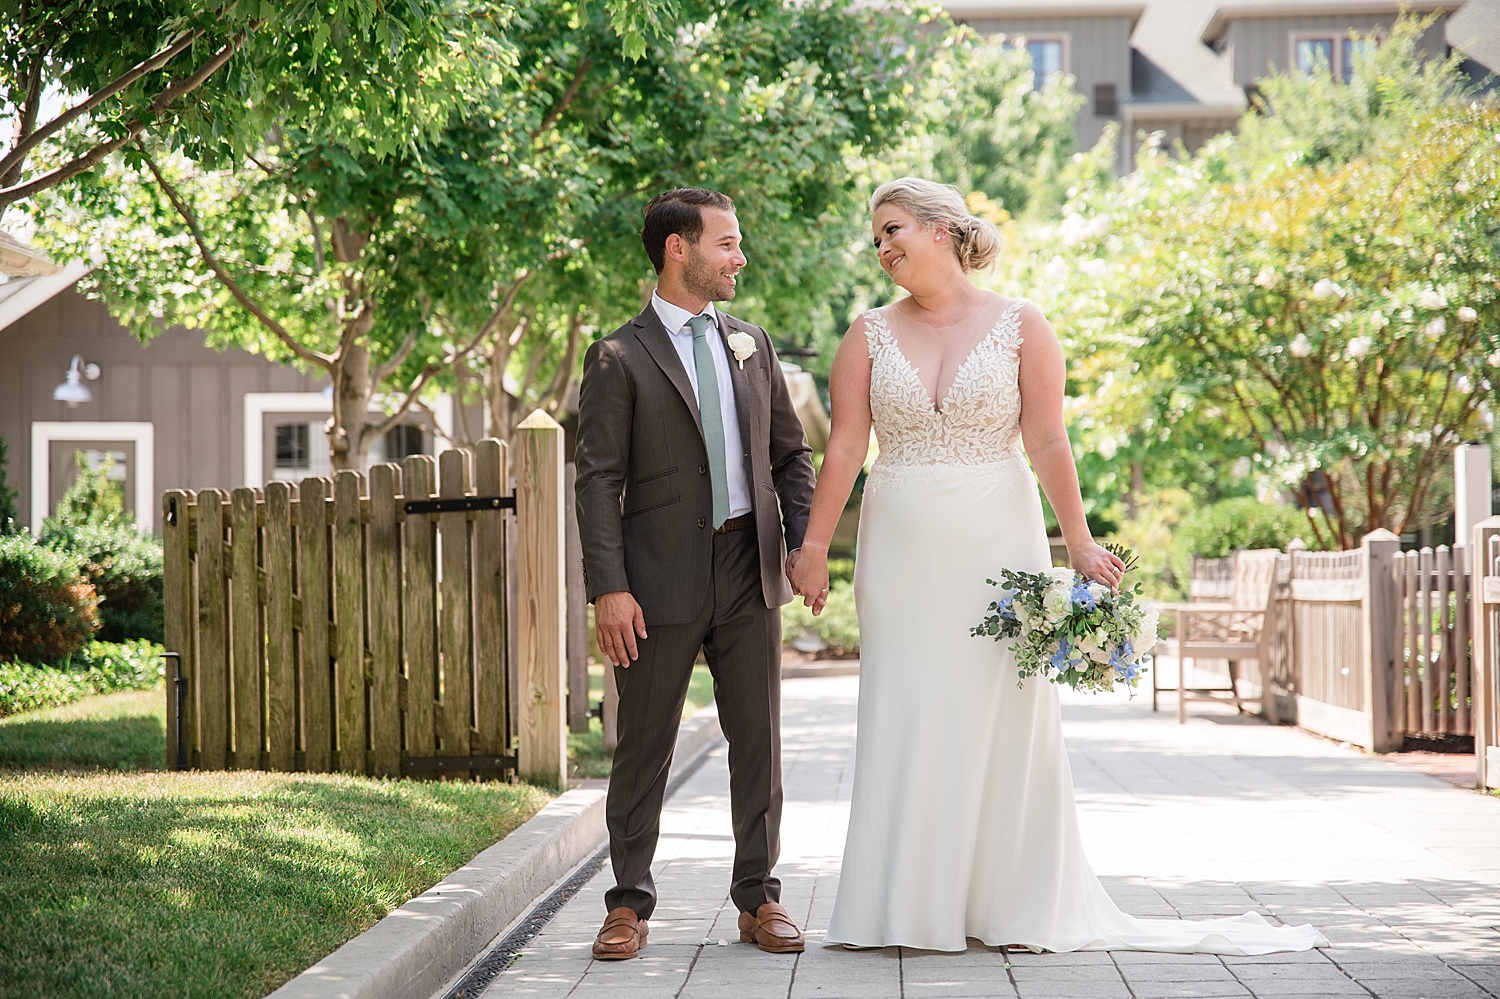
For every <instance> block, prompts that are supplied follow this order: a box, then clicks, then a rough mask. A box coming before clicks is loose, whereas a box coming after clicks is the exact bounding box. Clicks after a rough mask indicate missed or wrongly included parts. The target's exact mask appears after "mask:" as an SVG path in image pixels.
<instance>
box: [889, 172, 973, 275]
mask: <svg viewBox="0 0 1500 999" xmlns="http://www.w3.org/2000/svg"><path fill="white" fill-rule="evenodd" d="M881 205H895V206H897V207H898V208H903V209H905V210H906V211H908V212H911V213H912V214H913V215H915V216H916V217H917V221H919V222H921V223H922V225H924V226H928V227H931V226H934V225H937V224H938V223H939V222H945V223H947V225H948V232H949V234H950V235H951V236H952V237H953V252H954V253H956V254H958V265H959V266H960V267H962V268H963V269H964V270H965V271H978V270H983V269H984V268H986V267H989V266H990V265H991V264H993V263H994V262H995V258H996V257H997V256H999V255H1000V230H999V229H997V228H995V225H994V223H993V222H989V221H987V220H985V219H982V218H977V217H976V216H975V215H974V214H973V213H971V212H970V211H969V206H968V204H967V203H966V202H965V201H964V197H963V195H962V194H959V193H958V188H956V187H953V186H952V185H949V184H937V183H934V182H933V181H930V180H923V179H922V178H921V177H902V178H901V179H900V180H893V181H891V182H890V183H889V184H881V185H880V187H878V188H876V189H875V193H874V195H872V196H871V198H870V214H871V215H874V214H875V212H876V210H878V209H879V208H880V206H881Z"/></svg>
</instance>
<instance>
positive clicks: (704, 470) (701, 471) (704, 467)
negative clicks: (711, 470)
mask: <svg viewBox="0 0 1500 999" xmlns="http://www.w3.org/2000/svg"><path fill="white" fill-rule="evenodd" d="M698 474H699V475H707V474H708V466H707V465H699V466H698Z"/></svg>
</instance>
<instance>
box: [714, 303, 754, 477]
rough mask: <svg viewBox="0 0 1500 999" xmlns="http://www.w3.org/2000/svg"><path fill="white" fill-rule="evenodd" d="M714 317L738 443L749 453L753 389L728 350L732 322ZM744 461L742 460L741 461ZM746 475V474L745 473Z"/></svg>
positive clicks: (731, 352) (725, 318)
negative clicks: (731, 388) (731, 395)
mask: <svg viewBox="0 0 1500 999" xmlns="http://www.w3.org/2000/svg"><path fill="white" fill-rule="evenodd" d="M714 315H716V316H718V317H719V323H718V326H719V339H720V341H721V342H722V343H723V344H724V356H725V357H726V358H727V359H728V360H729V380H730V382H731V383H732V384H733V385H734V409H735V416H736V417H738V418H739V421H740V443H741V444H743V445H744V447H745V451H746V452H748V451H750V449H751V447H752V445H751V439H752V438H751V437H750V428H751V427H752V426H753V425H754V421H753V420H751V419H750V407H751V406H752V404H753V403H752V400H751V395H752V393H753V392H754V389H752V388H751V387H750V382H751V379H750V377H749V376H748V375H747V374H746V372H745V369H744V368H742V367H740V362H738V361H736V360H735V359H734V351H732V350H730V349H729V334H730V333H732V332H735V327H732V326H731V325H730V324H731V323H732V322H733V321H734V320H732V319H730V318H729V317H728V316H725V315H724V313H722V312H720V311H719V310H718V309H715V310H714ZM741 460H742V461H743V460H744V459H743V458H742V459H741ZM747 474H748V472H747Z"/></svg>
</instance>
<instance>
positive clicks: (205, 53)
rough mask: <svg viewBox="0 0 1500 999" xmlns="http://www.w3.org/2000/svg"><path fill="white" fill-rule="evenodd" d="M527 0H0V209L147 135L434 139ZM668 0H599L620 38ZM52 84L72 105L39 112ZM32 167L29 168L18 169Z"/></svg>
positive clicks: (651, 22)
mask: <svg viewBox="0 0 1500 999" xmlns="http://www.w3.org/2000/svg"><path fill="white" fill-rule="evenodd" d="M521 6H522V5H516V4H505V3H499V4H494V3H491V4H483V3H469V2H467V0H407V2H405V3H401V4H383V3H379V2H376V0H336V2H333V3H322V4H315V3H294V4H284V3H272V2H270V0H65V2H57V0H16V2H12V3H7V4H5V5H3V6H0V37H3V39H4V41H5V45H4V46H3V48H0V113H3V114H4V116H5V117H7V118H8V119H9V120H11V121H12V122H13V123H14V130H13V134H12V136H11V141H10V145H9V147H8V148H7V149H6V150H5V152H4V154H3V155H0V208H3V207H4V206H5V205H9V204H11V203H13V202H16V201H18V200H21V199H23V198H26V197H29V196H31V195H33V194H36V193H38V192H40V191H43V190H47V189H49V188H51V187H54V186H56V185H58V184H62V183H65V182H67V181H68V180H70V179H71V178H73V177H76V176H78V175H79V174H81V173H83V172H85V171H87V170H90V169H92V168H93V167H95V166H97V165H98V164H99V163H101V162H102V161H104V160H105V159H106V158H107V157H108V156H109V155H110V154H112V153H115V152H117V151H119V150H121V149H124V148H126V147H127V146H128V145H129V144H131V143H132V142H134V141H136V140H137V139H138V138H140V137H141V136H142V135H145V134H152V135H154V137H155V140H156V141H157V142H158V143H159V144H161V145H162V146H163V147H165V148H167V149H172V150H177V149H181V150H184V151H185V152H186V153H187V154H188V155H189V156H190V157H191V158H193V159H194V160H196V161H200V162H205V163H209V164H221V163H222V162H223V161H225V160H228V161H230V162H235V161H238V160H239V159H240V158H242V157H243V156H244V155H247V154H252V153H254V152H255V150H256V148H257V146H258V145H259V137H260V136H261V135H263V134H264V133H265V132H266V131H267V130H268V129H284V128H302V129H307V130H310V131H314V132H317V133H318V134H320V135H324V136H326V137H329V138H333V139H337V140H339V141H341V142H342V143H344V144H345V145H347V146H349V147H351V148H355V149H360V150H369V151H372V152H375V153H377V154H389V153H391V152H394V151H396V150H400V149H407V148H410V147H411V146H413V145H414V144H415V143H416V142H418V141H419V140H420V139H421V138H422V137H424V136H431V135H433V134H435V133H436V132H437V131H438V130H439V129H441V127H442V126H443V124H444V123H445V122H446V120H447V117H448V115H449V114H450V113H452V112H453V111H455V110H456V109H457V108H458V107H460V106H462V105H463V103H464V102H465V101H466V99H467V96H468V93H469V91H470V90H471V88H473V87H475V86H479V85H482V84H483V83H484V82H485V81H486V80H487V79H489V78H490V76H491V73H492V67H491V65H490V61H491V60H492V59H493V58H494V57H495V56H496V53H495V52H494V51H493V50H492V49H491V48H490V47H489V45H488V44H487V42H488V41H489V37H488V36H489V35H490V34H491V26H492V25H493V24H496V23H500V24H504V23H507V22H510V21H512V20H514V19H515V18H516V17H517V16H518V15H519V14H520V11H521ZM675 6H676V4H675V2H674V0H606V2H605V4H604V7H605V10H606V12H607V14H608V16H609V17H610V19H611V21H612V23H613V24H614V26H615V28H616V30H617V31H618V32H619V34H620V37H621V38H622V39H623V40H624V44H625V45H626V47H627V48H628V49H630V50H632V51H635V50H639V49H640V48H641V47H642V46H643V45H644V43H645V40H646V38H647V37H652V36H655V35H656V34H659V33H660V32H662V31H664V30H666V26H665V22H664V17H665V16H666V15H667V14H668V13H669V12H670V11H671V10H672V9H673V8H675ZM48 94H61V95H63V97H64V98H65V99H66V105H65V106H64V107H62V108H61V109H60V110H58V111H57V112H56V113H53V114H50V115H49V116H47V117H46V118H45V120H43V115H44V112H45V110H46V107H47V104H48V100H47V95H48ZM33 164H36V165H37V168H36V169H32V170H28V169H27V168H28V166H32V165H33Z"/></svg>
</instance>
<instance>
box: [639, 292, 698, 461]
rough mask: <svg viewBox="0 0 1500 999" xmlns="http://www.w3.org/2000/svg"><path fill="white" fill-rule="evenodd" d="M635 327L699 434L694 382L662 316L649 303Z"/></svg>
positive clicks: (642, 344) (640, 339) (642, 342)
mask: <svg viewBox="0 0 1500 999" xmlns="http://www.w3.org/2000/svg"><path fill="white" fill-rule="evenodd" d="M635 327H636V329H635V336H636V339H637V340H639V341H640V342H641V346H643V347H645V348H646V353H648V354H650V355H651V359H652V360H653V361H655V362H656V364H657V366H658V367H659V368H661V370H662V373H663V374H664V375H666V376H667V380H668V381H670V382H671V383H672V384H673V385H674V386H676V388H677V392H678V394H679V395H681V396H682V401H683V402H684V403H686V404H687V408H688V412H689V413H692V414H693V422H694V423H695V424H697V425H698V436H699V437H702V436H703V418H702V417H701V416H700V415H699V413H698V397H697V396H696V395H694V394H693V383H692V382H691V381H689V380H688V373H687V369H686V368H684V367H683V366H682V358H680V357H678V356H677V351H676V349H675V348H674V347H673V346H672V335H671V334H670V333H668V332H667V328H666V327H665V326H663V325H662V324H661V317H660V316H658V315H657V314H656V310H655V309H653V308H652V307H651V306H650V305H647V306H646V307H645V308H644V309H642V310H641V313H640V315H638V316H636V317H635Z"/></svg>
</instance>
